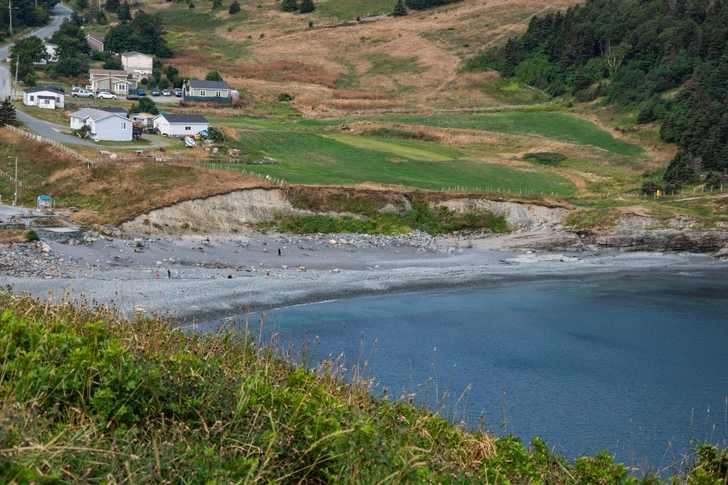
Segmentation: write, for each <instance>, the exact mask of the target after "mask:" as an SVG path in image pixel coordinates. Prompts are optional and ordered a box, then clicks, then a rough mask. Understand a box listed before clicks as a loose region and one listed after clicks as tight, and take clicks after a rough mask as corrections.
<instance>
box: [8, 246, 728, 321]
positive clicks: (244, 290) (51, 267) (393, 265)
mask: <svg viewBox="0 0 728 485" xmlns="http://www.w3.org/2000/svg"><path fill="white" fill-rule="evenodd" d="M551 234H553V233H551ZM529 236H531V234H529ZM509 241H512V236H511V235H504V236H495V235H493V236H484V237H480V238H478V239H471V240H465V241H463V240H458V239H457V238H432V237H430V236H428V235H426V234H423V233H412V234H410V235H397V236H366V235H353V234H345V235H344V234H336V235H331V234H328V235H320V234H319V235H306V236H298V235H291V234H251V235H246V236H241V235H235V236H230V235H228V236H210V237H201V236H188V237H176V238H158V237H154V238H151V237H137V238H132V239H118V238H110V237H105V236H99V235H96V236H95V237H93V236H90V237H87V238H85V239H84V240H83V241H81V242H78V243H76V244H74V245H69V244H63V243H60V242H56V241H51V240H45V241H44V242H43V243H40V244H39V245H36V246H35V247H29V248H26V250H25V253H23V252H22V251H20V250H19V249H18V248H17V247H15V248H14V247H13V246H10V247H9V248H0V268H1V269H2V273H0V274H3V280H4V282H5V284H9V285H10V286H11V287H12V289H13V291H15V292H23V293H28V294H31V295H33V296H35V297H37V298H41V299H49V298H50V299H53V300H55V301H58V302H61V301H67V300H74V299H76V300H80V301H85V302H87V303H91V304H102V305H106V306H113V307H116V308H117V309H118V310H119V311H120V312H122V314H124V315H127V316H130V317H131V316H134V315H135V314H137V313H139V312H142V313H145V314H149V315H161V316H163V317H165V318H169V319H172V320H174V321H176V322H178V323H179V324H180V325H184V324H192V323H195V322H200V321H209V320H216V319H222V318H227V317H232V316H239V315H243V314H245V313H248V312H257V311H268V310H270V309H275V308H282V307H287V306H293V305H300V304H310V303H318V302H321V301H326V300H339V299H344V298H356V297H361V296H369V295H381V294H388V293H402V292H417V291H427V290H433V289H440V288H443V289H447V288H458V287H477V286H485V285H488V284H504V283H511V282H516V283H517V282H527V281H543V280H555V279H577V278H592V277H603V276H609V275H615V274H629V275H632V274H634V275H642V274H646V272H648V271H649V272H652V273H665V272H667V273H675V272H683V273H690V272H696V271H697V272H705V271H714V270H715V271H719V270H724V269H725V264H726V263H725V262H724V261H721V260H718V259H715V258H713V257H711V256H708V255H705V254H690V253H651V252H625V251H619V250H606V251H589V250H584V251H579V252H574V251H559V252H556V251H549V252H546V251H543V252H541V251H531V250H526V249H522V250H520V251H519V250H514V249H513V248H510V249H508V246H509ZM27 245H28V243H26V246H27ZM278 249H280V250H281V254H280V256H279V254H278ZM26 253H27V254H26ZM3 256H4V260H5V261H6V264H8V263H7V262H8V261H13V258H15V262H17V260H18V259H22V258H23V257H25V258H30V259H29V261H31V263H28V264H34V265H36V266H37V267H38V268H40V269H39V270H38V271H36V273H34V274H33V275H30V276H28V275H25V274H24V273H22V271H21V270H18V269H17V267H16V268H14V269H13V270H12V271H8V270H7V266H6V265H3V264H2V262H3V259H2V257H3ZM39 259H40V260H41V262H40V263H38V262H37V261H38V260H39ZM44 264H45V266H44ZM21 269H22V267H21ZM167 271H169V276H171V277H170V278H167V274H168V273H167Z"/></svg>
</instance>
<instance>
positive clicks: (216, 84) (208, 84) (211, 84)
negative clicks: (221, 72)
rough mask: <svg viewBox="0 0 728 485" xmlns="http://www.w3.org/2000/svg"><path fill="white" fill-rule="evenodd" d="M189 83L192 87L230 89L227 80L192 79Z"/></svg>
mask: <svg viewBox="0 0 728 485" xmlns="http://www.w3.org/2000/svg"><path fill="white" fill-rule="evenodd" d="M188 83H189V85H190V87H191V88H201V89H230V86H229V85H228V83H227V81H198V80H196V79H190V80H189V81H188Z"/></svg>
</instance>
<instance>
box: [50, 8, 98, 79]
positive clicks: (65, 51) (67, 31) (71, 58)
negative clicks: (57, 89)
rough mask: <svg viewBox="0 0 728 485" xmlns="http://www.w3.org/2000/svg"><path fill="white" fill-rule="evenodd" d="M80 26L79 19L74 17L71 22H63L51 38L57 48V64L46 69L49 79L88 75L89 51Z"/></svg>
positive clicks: (80, 21)
mask: <svg viewBox="0 0 728 485" xmlns="http://www.w3.org/2000/svg"><path fill="white" fill-rule="evenodd" d="M81 26H82V20H81V18H80V17H78V16H74V17H73V18H72V19H71V20H68V19H66V20H64V21H63V23H61V26H60V27H59V28H58V30H57V31H56V32H55V33H54V34H53V36H52V37H51V42H52V43H53V44H56V45H57V46H58V48H57V49H56V56H57V57H58V63H57V64H53V65H50V66H49V67H48V74H49V75H50V76H51V77H53V78H55V77H58V76H64V77H77V76H80V75H81V74H88V68H89V61H90V58H89V54H90V49H89V46H88V43H87V42H86V34H85V32H84V31H83V29H82V28H81Z"/></svg>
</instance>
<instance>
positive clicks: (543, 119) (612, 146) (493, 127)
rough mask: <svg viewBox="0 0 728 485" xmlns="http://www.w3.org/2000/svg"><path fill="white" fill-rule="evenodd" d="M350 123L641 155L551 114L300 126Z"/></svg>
mask: <svg viewBox="0 0 728 485" xmlns="http://www.w3.org/2000/svg"><path fill="white" fill-rule="evenodd" d="M354 120H357V121H378V122H383V123H400V124H404V125H412V126H434V127H438V128H458V129H467V130H482V131H493V132H497V133H508V134H514V135H535V136H542V137H544V138H548V139H550V140H555V141H561V142H566V143H574V144H577V145H591V146H594V147H597V148H601V149H603V150H606V151H608V152H612V153H615V154H618V155H624V156H628V157H643V156H644V150H642V148H640V147H638V146H636V145H632V144H630V143H626V142H623V141H620V140H617V139H616V138H614V137H613V136H612V135H611V134H609V133H608V132H606V131H604V130H602V129H601V128H599V127H598V126H597V125H595V124H594V123H591V122H589V121H586V120H583V119H580V118H577V117H574V116H569V115H567V114H563V113H553V112H522V111H514V112H507V113H492V114H446V115H431V116H416V115H389V116H377V117H358V118H355V119H354V118H351V119H346V118H344V119H334V120H303V121H301V122H300V124H301V125H302V126H311V127H314V126H331V125H339V124H345V123H346V122H353V121H354Z"/></svg>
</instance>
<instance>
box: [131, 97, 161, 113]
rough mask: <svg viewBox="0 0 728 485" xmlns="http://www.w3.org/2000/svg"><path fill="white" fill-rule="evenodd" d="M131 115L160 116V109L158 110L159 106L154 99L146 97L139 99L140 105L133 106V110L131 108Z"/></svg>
mask: <svg viewBox="0 0 728 485" xmlns="http://www.w3.org/2000/svg"><path fill="white" fill-rule="evenodd" d="M129 112H130V113H149V114H150V115H158V114H159V109H157V104H156V103H155V102H154V100H153V99H152V98H147V97H146V96H144V97H142V98H140V99H139V102H138V103H134V104H133V105H131V108H129Z"/></svg>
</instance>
